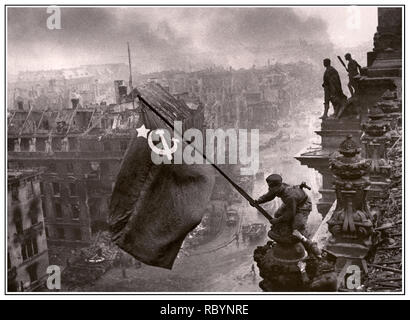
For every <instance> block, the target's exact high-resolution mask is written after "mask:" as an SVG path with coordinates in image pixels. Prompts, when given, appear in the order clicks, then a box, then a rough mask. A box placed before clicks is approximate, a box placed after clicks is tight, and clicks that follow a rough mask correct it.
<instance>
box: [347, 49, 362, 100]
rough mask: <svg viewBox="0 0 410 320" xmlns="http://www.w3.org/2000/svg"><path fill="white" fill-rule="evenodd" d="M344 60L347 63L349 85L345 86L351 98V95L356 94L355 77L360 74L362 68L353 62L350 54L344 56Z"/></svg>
mask: <svg viewBox="0 0 410 320" xmlns="http://www.w3.org/2000/svg"><path fill="white" fill-rule="evenodd" d="M345 59H346V61H347V62H348V64H347V72H348V74H349V83H348V84H347V87H348V88H349V91H350V95H351V96H352V97H353V95H354V94H355V93H356V92H357V85H358V82H357V79H356V78H355V77H356V76H358V75H359V74H360V73H361V72H362V67H361V66H360V65H359V64H358V63H357V62H356V60H353V58H352V55H351V54H350V53H346V54H345Z"/></svg>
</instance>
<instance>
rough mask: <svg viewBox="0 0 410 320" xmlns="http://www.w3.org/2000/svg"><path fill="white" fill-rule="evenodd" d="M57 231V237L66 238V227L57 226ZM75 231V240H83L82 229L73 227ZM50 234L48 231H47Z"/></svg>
mask: <svg viewBox="0 0 410 320" xmlns="http://www.w3.org/2000/svg"><path fill="white" fill-rule="evenodd" d="M56 231H57V238H58V239H61V240H66V234H65V229H64V228H56ZM72 231H73V239H74V240H82V237H81V229H77V228H76V229H72ZM47 234H48V232H47Z"/></svg>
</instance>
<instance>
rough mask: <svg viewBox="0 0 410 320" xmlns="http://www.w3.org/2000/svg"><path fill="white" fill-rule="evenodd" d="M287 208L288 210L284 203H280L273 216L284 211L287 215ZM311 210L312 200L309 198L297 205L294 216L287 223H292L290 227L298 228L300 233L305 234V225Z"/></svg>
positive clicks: (280, 214) (277, 215)
mask: <svg viewBox="0 0 410 320" xmlns="http://www.w3.org/2000/svg"><path fill="white" fill-rule="evenodd" d="M288 210H290V208H288V207H287V206H286V205H285V204H282V205H281V206H280V207H279V209H278V210H276V212H275V214H274V217H275V218H278V217H280V216H282V215H283V214H285V213H286V215H287V213H288V212H287V211H288ZM311 211H312V202H311V201H310V199H307V200H306V201H305V202H304V203H303V204H302V205H299V206H297V207H296V214H295V216H294V217H293V219H292V220H291V221H289V224H292V229H293V230H298V231H299V232H300V233H301V234H303V235H305V236H306V234H305V232H306V226H307V221H308V218H309V214H310V212H311Z"/></svg>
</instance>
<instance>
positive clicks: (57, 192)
mask: <svg viewBox="0 0 410 320" xmlns="http://www.w3.org/2000/svg"><path fill="white" fill-rule="evenodd" d="M52 187H53V194H54V195H55V196H59V195H60V183H58V182H53V183H52ZM69 190H70V196H71V197H75V196H78V192H77V185H76V184H75V183H70V184H69ZM40 192H41V195H45V192H44V183H43V182H40Z"/></svg>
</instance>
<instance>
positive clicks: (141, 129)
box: [137, 124, 150, 139]
mask: <svg viewBox="0 0 410 320" xmlns="http://www.w3.org/2000/svg"><path fill="white" fill-rule="evenodd" d="M149 131H150V130H149V129H147V128H145V125H144V124H143V125H142V126H141V127H139V128H138V129H137V137H143V138H145V139H147V136H148V132H149Z"/></svg>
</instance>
